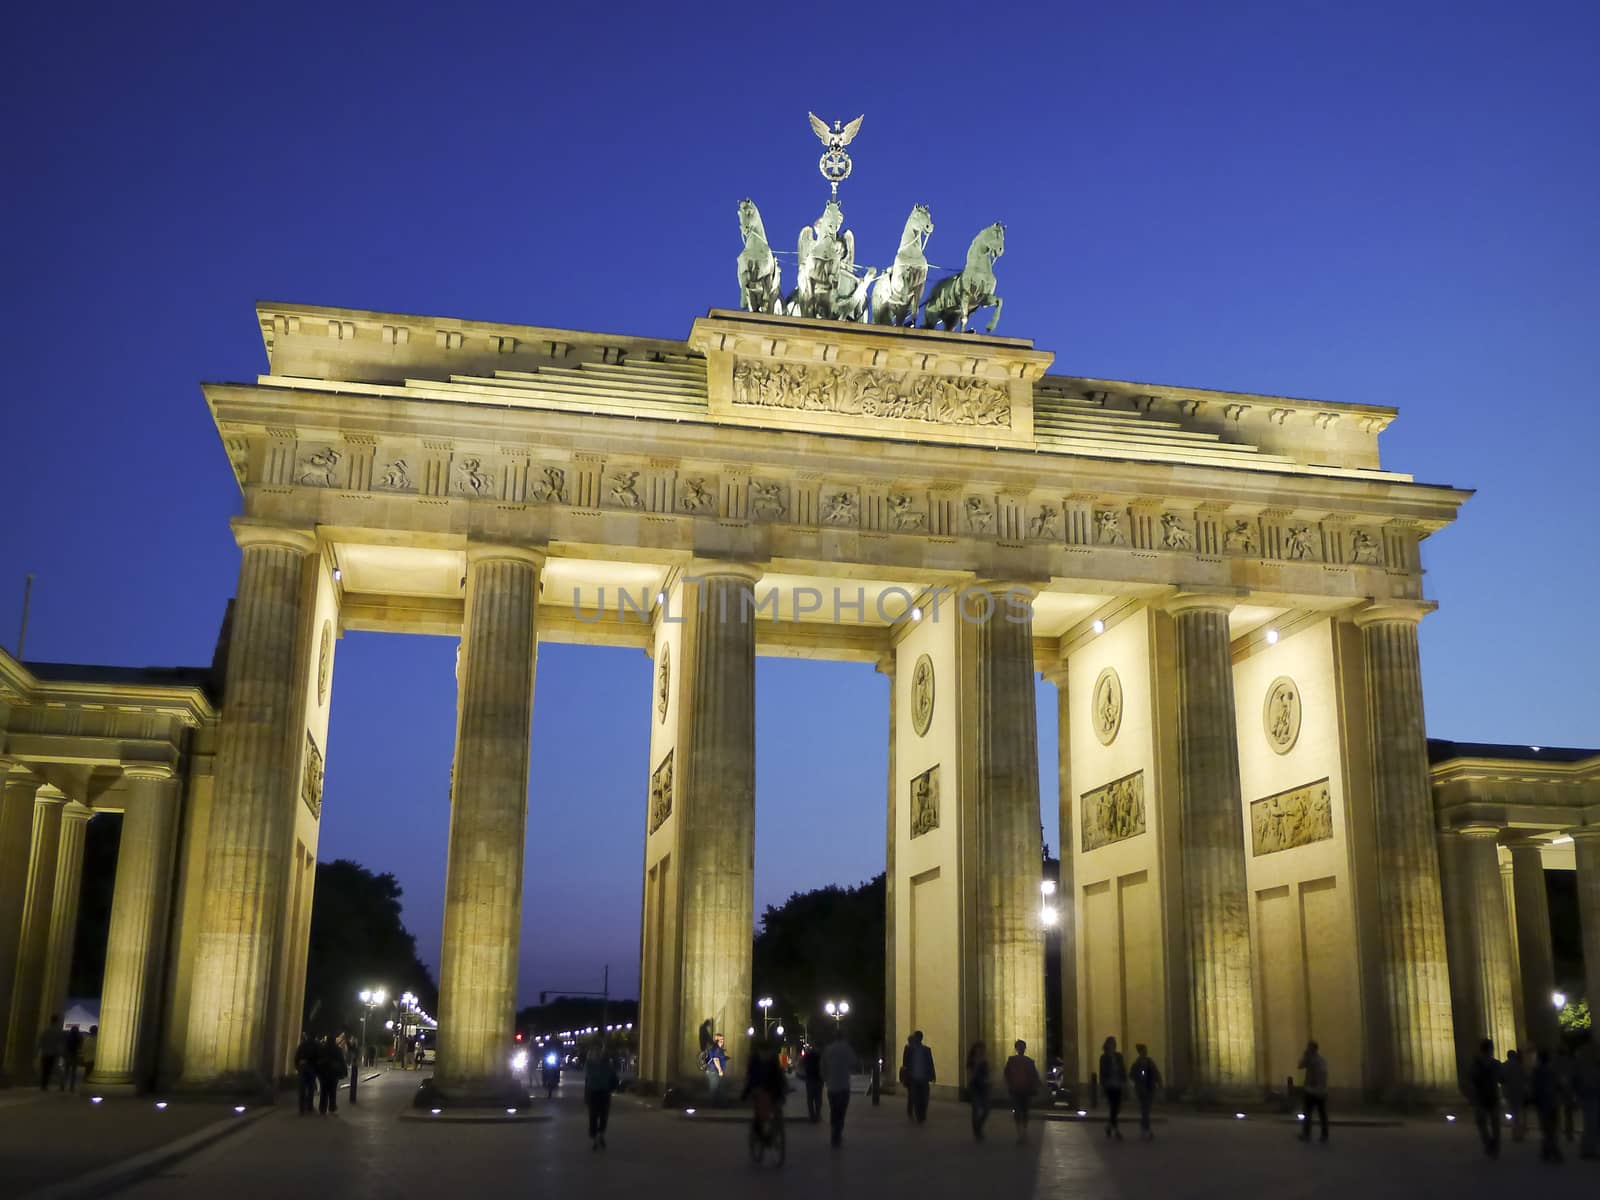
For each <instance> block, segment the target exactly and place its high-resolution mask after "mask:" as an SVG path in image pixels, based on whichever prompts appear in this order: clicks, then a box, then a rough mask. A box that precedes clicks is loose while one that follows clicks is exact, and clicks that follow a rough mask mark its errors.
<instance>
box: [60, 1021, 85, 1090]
mask: <svg viewBox="0 0 1600 1200" xmlns="http://www.w3.org/2000/svg"><path fill="white" fill-rule="evenodd" d="M82 1053H83V1030H81V1029H79V1028H78V1027H77V1026H76V1025H68V1026H67V1032H66V1035H65V1036H64V1037H63V1038H62V1050H61V1090H62V1091H63V1092H75V1091H77V1090H78V1062H79V1057H78V1056H79V1055H80V1054H82Z"/></svg>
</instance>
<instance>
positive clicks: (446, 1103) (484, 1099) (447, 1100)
mask: <svg viewBox="0 0 1600 1200" xmlns="http://www.w3.org/2000/svg"><path fill="white" fill-rule="evenodd" d="M532 1106H533V1097H532V1096H531V1095H529V1093H528V1089H527V1088H525V1087H523V1086H521V1085H520V1084H517V1083H514V1082H512V1081H511V1080H509V1079H485V1080H481V1081H477V1080H460V1081H457V1082H450V1081H446V1082H445V1083H444V1084H442V1085H441V1084H439V1083H436V1082H435V1081H434V1077H433V1076H431V1075H430V1076H428V1078H426V1079H424V1080H423V1081H422V1084H421V1086H419V1087H418V1088H417V1094H416V1095H415V1096H414V1097H412V1100H411V1107H412V1108H421V1109H428V1110H429V1111H432V1110H433V1109H435V1108H438V1109H473V1108H481V1109H485V1110H488V1111H491V1112H492V1111H497V1110H498V1111H500V1112H504V1111H505V1110H506V1109H508V1108H510V1109H515V1110H517V1111H518V1112H522V1111H524V1110H526V1109H528V1108H531V1107H532Z"/></svg>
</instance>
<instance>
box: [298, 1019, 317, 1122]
mask: <svg viewBox="0 0 1600 1200" xmlns="http://www.w3.org/2000/svg"><path fill="white" fill-rule="evenodd" d="M294 1067H295V1070H296V1071H297V1072H298V1073H299V1075H300V1115H301V1116H302V1117H303V1116H305V1115H306V1114H307V1113H308V1112H310V1111H311V1110H312V1109H313V1108H314V1107H316V1103H317V1042H316V1039H315V1038H313V1037H312V1036H311V1035H310V1034H309V1033H302V1034H301V1035H300V1045H299V1047H298V1048H297V1049H296V1050H295V1052H294Z"/></svg>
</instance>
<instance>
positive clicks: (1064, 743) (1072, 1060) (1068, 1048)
mask: <svg viewBox="0 0 1600 1200" xmlns="http://www.w3.org/2000/svg"><path fill="white" fill-rule="evenodd" d="M1045 678H1046V679H1048V680H1050V682H1051V683H1053V684H1055V685H1056V745H1057V750H1056V774H1057V789H1058V800H1057V805H1056V807H1057V811H1058V812H1059V814H1060V820H1061V833H1060V835H1059V839H1060V842H1061V844H1060V846H1058V847H1057V848H1056V852H1057V854H1059V855H1060V857H1061V870H1060V877H1061V881H1060V885H1059V886H1058V887H1057V888H1056V909H1057V911H1058V913H1059V914H1060V915H1059V917H1058V918H1057V921H1056V929H1057V931H1058V935H1059V937H1060V938H1061V1070H1062V1075H1063V1077H1064V1078H1065V1079H1066V1081H1067V1082H1068V1083H1073V1084H1076V1083H1081V1082H1083V1079H1084V1076H1083V1075H1081V1074H1079V1065H1078V926H1077V902H1078V887H1077V883H1076V881H1075V880H1074V879H1073V873H1072V852H1073V844H1074V842H1075V841H1076V830H1077V827H1078V826H1077V816H1076V813H1077V809H1076V806H1075V804H1074V803H1073V801H1074V799H1075V797H1074V796H1073V794H1072V736H1071V735H1072V728H1071V723H1072V706H1071V701H1070V697H1069V695H1068V692H1067V664H1066V663H1065V662H1063V663H1061V664H1060V665H1059V666H1056V667H1052V668H1051V669H1050V670H1048V671H1046V672H1045Z"/></svg>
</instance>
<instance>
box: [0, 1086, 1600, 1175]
mask: <svg viewBox="0 0 1600 1200" xmlns="http://www.w3.org/2000/svg"><path fill="white" fill-rule="evenodd" d="M416 1080H417V1076H416V1075H412V1074H398V1073H393V1074H391V1073H384V1074H381V1075H380V1076H379V1077H378V1078H377V1079H375V1080H372V1081H371V1082H369V1083H368V1084H366V1085H365V1091H364V1092H363V1097H364V1103H362V1104H360V1105H359V1106H357V1107H354V1108H352V1107H351V1106H350V1105H349V1104H348V1103H346V1104H344V1105H342V1106H341V1109H340V1112H339V1114H338V1115H337V1116H330V1117H318V1116H310V1117H304V1118H302V1117H300V1116H299V1115H297V1113H296V1112H295V1110H294V1107H293V1105H292V1104H291V1105H284V1106H280V1107H279V1109H278V1110H276V1111H274V1112H272V1113H271V1114H270V1115H268V1116H266V1117H264V1118H261V1119H258V1120H252V1121H249V1122H247V1123H244V1124H243V1126H242V1128H240V1129H239V1130H238V1131H237V1132H235V1133H233V1134H232V1135H231V1136H229V1137H226V1138H224V1139H221V1140H218V1141H216V1142H213V1143H212V1144H210V1145H209V1146H207V1147H205V1148H203V1149H201V1150H199V1151H197V1152H195V1153H193V1154H191V1155H189V1156H187V1157H185V1158H183V1159H181V1160H180V1161H178V1162H176V1163H171V1164H169V1165H167V1166H165V1167H164V1168H162V1169H160V1170H159V1171H157V1172H156V1173H155V1174H151V1175H148V1176H146V1177H145V1178H143V1179H141V1180H137V1181H134V1182H132V1183H127V1184H125V1185H124V1186H121V1187H119V1188H117V1189H116V1190H115V1191H114V1193H113V1192H108V1191H107V1190H105V1188H104V1187H101V1188H94V1189H90V1190H88V1191H83V1190H81V1189H76V1188H72V1187H60V1186H59V1185H60V1184H61V1183H62V1182H64V1181H65V1180H66V1179H67V1178H68V1173H67V1172H65V1171H64V1170H63V1169H62V1162H61V1161H60V1159H61V1154H62V1146H63V1145H75V1146H77V1147H78V1148H79V1151H81V1153H82V1154H83V1155H86V1156H88V1157H87V1158H85V1159H79V1160H77V1161H82V1162H83V1163H84V1164H85V1166H86V1167H87V1166H89V1165H99V1163H101V1162H102V1161H103V1160H104V1155H103V1154H101V1153H100V1152H99V1150H98V1149H97V1147H98V1146H100V1145H104V1144H107V1142H108V1140H115V1139H114V1138H112V1136H111V1135H110V1134H109V1133H108V1131H109V1130H111V1129H114V1128H117V1127H119V1126H120V1125H121V1123H122V1122H124V1121H126V1122H127V1123H128V1124H129V1125H130V1126H131V1125H133V1124H134V1123H136V1122H144V1120H145V1118H143V1116H142V1115H141V1114H139V1113H136V1112H135V1111H134V1108H133V1104H134V1102H129V1105H128V1107H126V1108H122V1109H119V1110H106V1111H103V1112H102V1111H96V1110H93V1109H91V1108H90V1107H89V1105H88V1104H87V1103H84V1102H79V1103H77V1104H76V1105H74V1104H72V1103H71V1102H70V1101H68V1102H56V1101H54V1100H51V1101H46V1102H43V1103H41V1102H32V1103H29V1104H15V1105H8V1106H6V1107H5V1108H0V1131H4V1132H0V1153H3V1155H4V1157H3V1158H0V1162H3V1163H4V1164H6V1170H5V1172H4V1175H5V1176H6V1178H7V1179H8V1180H20V1179H26V1180H28V1181H30V1184H29V1187H25V1188H17V1189H15V1190H13V1187H12V1186H10V1184H8V1185H7V1186H5V1187H4V1188H0V1191H3V1192H4V1194H5V1195H7V1196H14V1195H29V1194H43V1195H52V1196H69V1195H105V1194H116V1195H118V1196H119V1197H127V1198H128V1200H135V1198H139V1200H158V1198H166V1197H189V1196H194V1197H201V1196H204V1197H217V1196H227V1197H230V1198H231V1200H247V1198H249V1197H257V1196H260V1197H274V1198H277V1197H282V1196H305V1195H335V1196H339V1197H359V1196H372V1197H403V1196H404V1197H409V1196H418V1197H453V1196H459V1195H463V1194H469V1193H470V1194H493V1193H495V1192H504V1193H506V1194H513V1195H516V1194H532V1195H543V1196H558V1195H579V1194H593V1195H650V1196H654V1197H663V1198H665V1197H675V1196H694V1197H701V1196H707V1195H711V1196H719V1195H731V1194H758V1195H771V1196H801V1195H806V1196H840V1197H855V1196H861V1197H878V1196H896V1197H898V1196H926V1197H944V1196H962V1197H971V1196H989V1195H993V1196H1004V1197H1008V1198H1009V1197H1022V1196H1041V1197H1044V1196H1092V1197H1102V1196H1103V1197H1121V1196H1127V1197H1133V1196H1152V1197H1154V1196H1160V1197H1163V1198H1166V1197H1197V1198H1199V1197H1222V1196H1227V1197H1248V1196H1267V1195H1270V1196H1273V1197H1280V1198H1292V1197H1302V1196H1353V1197H1361V1198H1362V1200H1373V1198H1375V1197H1385V1196H1396V1197H1399V1196H1406V1197H1429V1196H1449V1197H1452V1198H1459V1197H1470V1196H1486V1197H1487V1196H1495V1197H1503V1196H1505V1195H1507V1194H1515V1192H1516V1191H1517V1190H1527V1189H1533V1188H1538V1187H1540V1186H1541V1185H1546V1186H1550V1187H1555V1188H1559V1189H1562V1190H1563V1191H1570V1190H1571V1189H1574V1188H1577V1189H1579V1191H1580V1193H1581V1192H1584V1191H1585V1190H1586V1189H1588V1188H1591V1187H1593V1186H1594V1185H1595V1184H1596V1183H1600V1164H1597V1163H1590V1162H1582V1161H1579V1160H1578V1159H1577V1158H1576V1153H1575V1147H1574V1148H1572V1152H1571V1153H1569V1159H1568V1161H1567V1163H1566V1164H1565V1165H1563V1166H1559V1167H1557V1166H1547V1165H1544V1164H1541V1163H1540V1162H1539V1159H1538V1148H1537V1145H1536V1143H1535V1142H1533V1141H1531V1140H1530V1141H1529V1142H1526V1143H1524V1144H1521V1145H1511V1144H1507V1146H1506V1148H1505V1153H1504V1157H1502V1159H1501V1160H1500V1161H1498V1162H1495V1163H1489V1162H1486V1161H1485V1160H1484V1158H1483V1156H1482V1154H1481V1153H1479V1151H1478V1148H1477V1145H1476V1142H1475V1140H1474V1136H1473V1131H1472V1129H1471V1127H1470V1124H1469V1123H1468V1122H1467V1121H1465V1120H1462V1121H1458V1122H1456V1123H1455V1124H1453V1125H1452V1124H1449V1123H1447V1122H1445V1121H1444V1120H1443V1118H1431V1119H1428V1120H1425V1121H1423V1120H1419V1121H1412V1122H1407V1123H1403V1124H1368V1125H1360V1126H1347V1125H1341V1126H1336V1127H1335V1129H1334V1131H1333V1140H1332V1142H1331V1144H1330V1145H1329V1146H1327V1147H1323V1146H1318V1145H1311V1146H1303V1145H1301V1144H1300V1143H1299V1142H1298V1141H1296V1140H1295V1131H1294V1128H1293V1126H1292V1125H1290V1124H1288V1123H1286V1122H1285V1121H1284V1120H1283V1119H1282V1118H1272V1117H1265V1116H1251V1117H1249V1118H1247V1119H1246V1120H1242V1121H1240V1120H1232V1119H1228V1118H1226V1117H1202V1116H1192V1115H1174V1116H1172V1117H1170V1118H1169V1119H1167V1120H1165V1121H1163V1122H1161V1124H1160V1125H1159V1126H1158V1129H1157V1137H1156V1140H1155V1142H1154V1143H1152V1144H1149V1145H1145V1144H1141V1143H1139V1142H1138V1141H1137V1140H1136V1137H1135V1136H1134V1135H1132V1134H1130V1136H1129V1138H1128V1140H1126V1141H1124V1142H1122V1143H1120V1144H1115V1143H1108V1142H1107V1141H1106V1140H1105V1139H1104V1137H1103V1136H1102V1132H1101V1127H1100V1126H1099V1125H1098V1124H1094V1123H1077V1122H1066V1121H1059V1120H1051V1121H1044V1122H1036V1124H1035V1130H1034V1133H1033V1136H1032V1138H1031V1140H1030V1141H1029V1143H1028V1145H1027V1146H1026V1147H1019V1146H1017V1145H1016V1144H1015V1142H1014V1141H1013V1138H1012V1126H1011V1122H1010V1117H1009V1114H1007V1113H1004V1112H997V1113H996V1114H995V1116H994V1118H993V1120H992V1123H991V1125H990V1135H991V1136H990V1137H989V1139H988V1140H987V1141H986V1142H985V1143H983V1144H981V1145H978V1144H974V1142H973V1141H972V1138H971V1135H970V1133H969V1132H968V1128H967V1123H966V1120H967V1117H966V1109H965V1108H964V1107H960V1106H957V1105H953V1104H935V1105H934V1106H933V1108H932V1110H931V1113H930V1116H929V1120H928V1124H927V1126H925V1127H923V1128H920V1129H919V1128H916V1127H913V1126H910V1125H909V1124H908V1123H907V1122H906V1118H905V1110H904V1108H903V1106H902V1105H901V1104H899V1103H897V1102H896V1100H895V1098H894V1097H885V1100H884V1103H883V1105H882V1106H881V1107H879V1108H876V1109H874V1108H873V1107H872V1106H871V1105H870V1104H869V1102H868V1101H867V1098H866V1097H864V1096H859V1095H858V1096H856V1097H854V1098H853V1100H852V1104H851V1111H850V1121H849V1125H848V1126H847V1130H846V1138H845V1145H844V1146H843V1147H842V1148H841V1149H840V1150H838V1151H833V1150H830V1148H829V1146H828V1138H827V1127H826V1125H825V1124H824V1125H821V1126H811V1125H808V1124H806V1123H805V1122H804V1121H803V1119H802V1120H795V1119H794V1113H795V1112H796V1111H797V1110H798V1111H799V1112H801V1113H803V1112H804V1102H803V1099H802V1098H801V1097H798V1096H797V1097H793V1098H791V1101H790V1104H789V1112H790V1117H791V1119H790V1123H789V1126H788V1131H789V1160H788V1163H787V1164H786V1165H785V1166H784V1167H783V1168H781V1169H777V1168H774V1167H772V1166H770V1165H767V1166H761V1167H755V1166H752V1165H751V1163H750V1162H749V1159H748V1157H747V1154H746V1151H745V1145H744V1128H743V1125H742V1124H741V1123H740V1122H738V1121H737V1120H736V1119H734V1118H733V1117H732V1114H720V1115H718V1116H717V1117H714V1118H712V1119H706V1116H705V1114H704V1113H697V1114H696V1115H695V1116H692V1117H686V1116H683V1115H681V1114H678V1113H672V1112H666V1111H663V1110H662V1109H660V1108H659V1107H656V1106H655V1105H653V1104H648V1103H646V1102H644V1101H642V1100H638V1099H634V1098H632V1097H628V1096H618V1097H617V1099H616V1104H615V1107H614V1109H613V1114H612V1125H611V1133H610V1139H609V1140H610V1148H609V1149H608V1150H606V1151H603V1152H595V1151H592V1150H591V1149H590V1148H589V1143H588V1139H587V1137H586V1130H585V1126H584V1121H585V1115H584V1110H583V1106H582V1104H581V1102H580V1100H579V1093H578V1088H577V1086H576V1085H575V1084H574V1083H570V1082H569V1083H567V1084H565V1085H564V1086H563V1088H562V1091H561V1094H560V1096H559V1097H558V1099H557V1100H556V1101H555V1102H554V1103H553V1104H549V1105H545V1104H544V1103H543V1102H542V1101H541V1102H540V1106H539V1108H537V1109H536V1111H537V1112H539V1113H540V1114H541V1115H544V1114H548V1119H545V1120H539V1121H533V1122H525V1123H516V1124H466V1123H460V1122H445V1121H439V1122H430V1121H416V1120H402V1119H400V1118H401V1114H402V1113H405V1112H408V1111H409V1110H408V1105H407V1102H408V1100H409V1098H410V1094H411V1089H412V1087H413V1086H414V1084H415V1082H416ZM137 1103H138V1104H139V1105H141V1106H144V1107H149V1108H150V1110H151V1111H152V1112H153V1111H154V1108H153V1105H148V1104H146V1103H145V1102H143V1101H140V1102H137ZM177 1108H178V1106H176V1105H175V1106H174V1107H173V1109H171V1110H169V1111H171V1112H173V1113H174V1115H175V1116H176V1117H178V1118H179V1119H182V1120H186V1121H187V1122H188V1124H187V1125H186V1127H185V1131H187V1130H188V1129H190V1128H194V1127H197V1124H199V1119H198V1117H184V1116H183V1115H182V1114H181V1113H178V1112H177ZM23 1113H29V1114H32V1117H33V1119H32V1120H31V1121H30V1122H29V1123H32V1124H34V1125H35V1127H36V1128H37V1127H39V1124H38V1121H37V1118H38V1117H39V1116H43V1115H45V1114H48V1118H49V1124H50V1125H51V1126H52V1127H53V1128H54V1130H55V1133H54V1134H53V1135H52V1142H53V1144H52V1145H51V1146H50V1147H49V1149H48V1151H47V1156H48V1157H49V1158H51V1159H52V1160H54V1161H52V1162H51V1163H49V1164H45V1165H46V1167H47V1168H48V1169H46V1170H44V1171H43V1175H41V1167H40V1164H39V1163H38V1161H37V1159H38V1158H39V1157H41V1155H40V1154H39V1153H38V1148H37V1147H32V1146H29V1145H27V1144H19V1142H18V1141H17V1139H16V1136H15V1133H16V1130H17V1129H18V1128H21V1127H22V1126H23V1123H22V1122H19V1121H17V1120H15V1118H18V1117H19V1115H20V1114H23ZM105 1117H111V1118H112V1120H111V1121H110V1122H108V1121H105V1120H104V1119H103V1118H105ZM113 1122H115V1123H116V1124H115V1125H114V1124H113ZM175 1127H176V1123H175ZM140 1128H141V1129H142V1128H144V1125H143V1124H141V1125H140ZM133 1140H136V1139H131V1138H128V1137H124V1138H123V1139H122V1144H130V1145H131V1142H132V1141H133ZM79 1151H74V1152H73V1153H78V1152H79ZM90 1159H92V1160H93V1161H92V1162H90V1161H89V1160H90ZM67 1161H68V1163H69V1164H70V1163H71V1162H72V1161H74V1160H72V1159H69V1160H67ZM12 1168H19V1173H18V1174H15V1175H14V1174H12ZM20 1168H26V1169H25V1170H22V1169H20ZM52 1176H53V1177H54V1179H55V1183H56V1185H57V1186H56V1187H55V1189H54V1190H51V1191H48V1192H44V1193H32V1192H30V1190H29V1188H31V1187H37V1186H38V1185H39V1184H40V1182H41V1179H42V1178H43V1177H52ZM1507 1189H1512V1192H1511V1193H1508V1191H1507Z"/></svg>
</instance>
